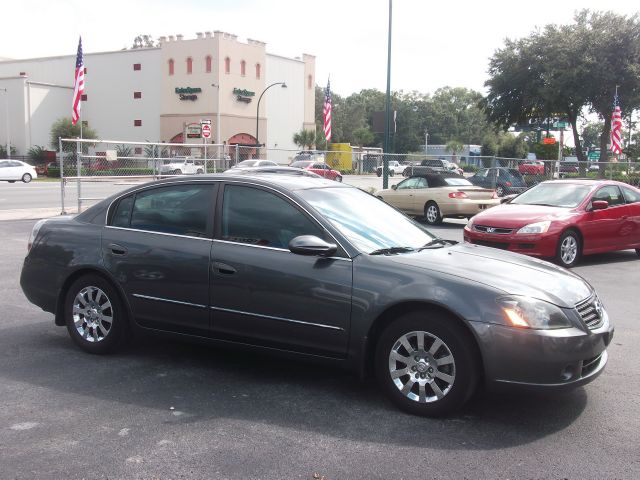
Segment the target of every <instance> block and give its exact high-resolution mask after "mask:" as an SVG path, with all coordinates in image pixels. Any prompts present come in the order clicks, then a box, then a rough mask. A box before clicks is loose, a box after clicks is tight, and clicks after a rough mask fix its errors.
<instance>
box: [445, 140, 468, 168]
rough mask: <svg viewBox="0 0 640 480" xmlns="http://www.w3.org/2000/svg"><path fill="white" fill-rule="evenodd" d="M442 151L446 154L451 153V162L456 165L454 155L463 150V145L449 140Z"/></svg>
mask: <svg viewBox="0 0 640 480" xmlns="http://www.w3.org/2000/svg"><path fill="white" fill-rule="evenodd" d="M444 149H445V150H446V151H447V152H451V155H453V159H452V161H453V163H456V155H457V154H458V152H461V151H462V150H463V149H464V145H463V144H462V142H460V141H458V140H449V141H448V142H447V145H446V146H445V147H444Z"/></svg>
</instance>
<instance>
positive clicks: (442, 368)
mask: <svg viewBox="0 0 640 480" xmlns="http://www.w3.org/2000/svg"><path fill="white" fill-rule="evenodd" d="M472 342H473V341H472V340H471V339H470V338H469V334H468V332H465V331H464V327H462V326H461V325H459V324H458V323H457V322H456V321H455V320H454V319H453V318H451V317H449V316H447V315H445V314H442V313H439V312H428V311H421V312H411V313H408V314H405V315H403V316H401V317H400V318H398V319H397V320H396V321H394V322H393V323H392V324H390V325H389V326H388V327H387V328H386V329H385V330H384V332H383V333H382V335H381V336H380V339H379V341H378V344H377V348H376V358H375V369H376V376H377V380H378V382H379V384H380V386H381V387H382V389H383V390H384V391H385V393H386V394H387V396H388V397H389V398H390V399H391V400H392V401H393V402H394V403H395V404H396V405H397V406H398V407H400V408H401V409H403V410H405V411H407V412H409V413H412V414H417V415H426V416H441V415H446V414H448V413H451V412H453V411H455V410H457V409H459V408H460V407H462V405H463V404H464V403H465V402H466V401H467V400H468V399H469V397H470V396H471V394H472V393H473V392H474V391H475V389H476V385H477V382H478V369H477V365H478V364H479V363H478V362H477V361H476V359H475V358H474V352H475V348H474V345H473V343H472Z"/></svg>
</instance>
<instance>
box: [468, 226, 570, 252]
mask: <svg viewBox="0 0 640 480" xmlns="http://www.w3.org/2000/svg"><path fill="white" fill-rule="evenodd" d="M462 235H463V238H464V241H465V242H468V243H473V244H476V245H483V246H485V247H493V248H500V249H502V250H509V251H510V252H515V253H522V254H524V255H531V256H533V257H540V258H553V257H555V255H556V248H557V242H558V240H557V235H555V234H554V233H549V232H547V233H546V234H542V235H539V234H537V235H522V234H517V233H510V234H506V235H501V234H495V233H494V234H491V233H485V232H477V231H475V230H473V229H472V228H469V227H468V226H466V227H465V228H464V230H463V234H462Z"/></svg>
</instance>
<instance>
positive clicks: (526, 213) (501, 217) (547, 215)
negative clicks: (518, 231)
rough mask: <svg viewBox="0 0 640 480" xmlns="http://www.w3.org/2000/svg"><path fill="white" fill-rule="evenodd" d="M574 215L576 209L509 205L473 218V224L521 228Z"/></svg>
mask: <svg viewBox="0 0 640 480" xmlns="http://www.w3.org/2000/svg"><path fill="white" fill-rule="evenodd" d="M574 215H577V212H576V210H575V209H569V208H562V207H545V206H543V205H516V204H513V203H509V204H503V205H498V206H496V207H493V208H492V209H491V210H487V211H486V212H482V213H479V214H478V215H476V216H475V217H474V218H473V223H474V224H476V225H489V226H491V227H504V228H519V227H523V226H525V225H528V224H529V223H535V222H543V221H545V220H564V219H566V218H569V217H572V216H574Z"/></svg>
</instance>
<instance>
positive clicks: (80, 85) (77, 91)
mask: <svg viewBox="0 0 640 480" xmlns="http://www.w3.org/2000/svg"><path fill="white" fill-rule="evenodd" d="M83 93H84V59H83V58H82V37H80V40H79V41H78V55H76V75H75V81H74V83H73V108H72V111H71V123H72V124H73V125H75V124H76V123H78V120H80V108H81V107H82V103H81V100H82V94H83Z"/></svg>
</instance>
